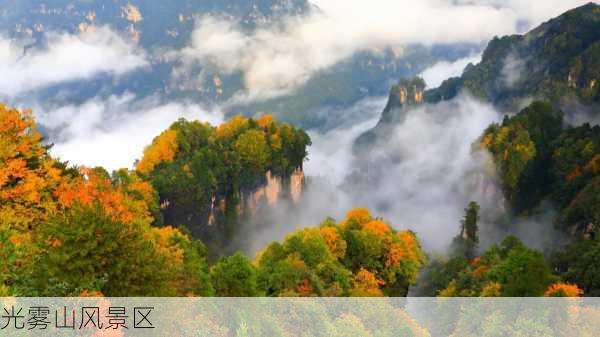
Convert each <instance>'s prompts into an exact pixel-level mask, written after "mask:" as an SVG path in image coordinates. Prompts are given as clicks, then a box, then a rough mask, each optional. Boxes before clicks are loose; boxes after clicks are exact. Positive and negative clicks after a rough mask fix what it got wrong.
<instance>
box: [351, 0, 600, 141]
mask: <svg viewBox="0 0 600 337" xmlns="http://www.w3.org/2000/svg"><path fill="white" fill-rule="evenodd" d="M415 84H418V85H415ZM462 92H466V93H469V94H470V95H472V96H474V97H475V98H478V99H480V100H482V101H485V102H489V103H491V104H493V105H494V106H495V107H496V108H497V109H499V110H501V111H505V112H515V111H519V110H521V109H522V108H523V107H524V106H526V105H527V104H528V103H530V102H531V101H533V100H543V101H548V102H550V103H552V104H553V105H554V106H556V107H560V108H562V109H563V110H564V111H565V112H566V113H567V114H568V113H569V112H570V111H572V110H575V109H577V110H584V111H591V112H594V111H598V110H597V105H598V104H599V103H600V5H597V4H594V3H589V4H587V5H584V6H581V7H578V8H575V9H573V10H570V11H568V12H566V13H564V14H562V15H560V16H559V17H557V18H554V19H552V20H550V21H548V22H545V23H543V24H542V25H540V26H538V27H537V28H535V29H533V30H531V31H530V32H528V33H526V34H524V35H511V36H504V37H501V38H498V37H495V38H494V39H492V40H491V41H490V42H489V43H488V45H487V47H486V48H485V51H484V52H483V55H482V59H481V62H479V63H478V64H476V65H473V64H469V65H468V66H467V67H466V68H465V69H464V71H463V74H462V76H460V77H452V78H449V79H447V80H445V81H444V82H442V84H441V85H440V86H439V87H438V88H433V89H429V90H425V91H423V86H422V85H420V79H412V80H401V81H400V82H399V83H398V84H397V85H395V86H393V87H392V89H391V90H390V94H389V99H388V103H387V106H386V108H385V110H384V111H383V113H382V116H381V119H380V121H379V123H378V124H377V126H375V128H374V129H372V130H369V131H367V132H366V133H365V134H363V135H362V136H361V137H359V138H358V140H357V141H356V144H357V147H356V149H357V150H366V149H368V147H365V146H370V145H372V144H373V142H374V141H375V139H376V138H378V137H377V135H378V134H379V135H380V138H382V139H384V138H385V135H386V131H387V130H388V129H389V128H390V127H391V126H393V125H395V124H397V123H398V122H401V121H402V120H403V118H404V115H405V114H406V112H407V111H408V110H409V108H410V107H411V106H414V105H415V104H418V103H439V102H441V101H448V100H451V99H453V98H455V97H457V96H458V95H459V94H460V93H462ZM399 93H409V95H408V100H407V101H403V100H400V99H398V98H399V97H402V95H400V96H399ZM416 94H418V98H419V99H418V100H416V99H413V98H412V96H415V95H416Z"/></svg>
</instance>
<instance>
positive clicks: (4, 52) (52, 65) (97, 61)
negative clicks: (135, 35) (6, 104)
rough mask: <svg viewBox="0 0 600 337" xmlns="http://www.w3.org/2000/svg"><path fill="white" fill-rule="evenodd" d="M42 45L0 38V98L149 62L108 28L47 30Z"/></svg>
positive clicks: (130, 44)
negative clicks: (70, 32)
mask: <svg viewBox="0 0 600 337" xmlns="http://www.w3.org/2000/svg"><path fill="white" fill-rule="evenodd" d="M46 37H47V38H46V40H45V42H44V44H43V46H42V47H39V48H38V47H33V48H29V47H27V46H24V45H19V44H17V43H15V42H13V41H10V40H8V39H5V38H2V37H0V74H2V81H0V97H2V96H5V97H12V96H16V95H19V94H23V93H26V92H28V91H31V90H35V89H40V88H43V87H46V86H50V85H53V84H57V83H61V82H68V81H74V80H86V79H91V78H93V77H95V76H97V75H99V74H102V73H106V74H112V75H122V74H124V73H127V72H129V71H132V70H134V69H137V68H139V67H144V66H147V65H148V61H147V59H146V55H145V52H143V51H141V50H139V49H137V48H136V47H135V45H134V44H133V43H129V42H127V41H126V40H124V39H123V38H121V37H120V36H119V35H118V34H116V33H115V32H114V31H112V30H111V29H110V28H108V27H106V26H105V27H95V28H94V29H91V30H89V31H86V32H83V33H81V34H78V35H73V34H67V33H62V34H58V33H48V34H47V35H46Z"/></svg>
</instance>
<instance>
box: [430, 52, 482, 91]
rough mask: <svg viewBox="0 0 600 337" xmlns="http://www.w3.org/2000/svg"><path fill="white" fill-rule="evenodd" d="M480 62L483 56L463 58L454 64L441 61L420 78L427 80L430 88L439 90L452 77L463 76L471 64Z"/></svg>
mask: <svg viewBox="0 0 600 337" xmlns="http://www.w3.org/2000/svg"><path fill="white" fill-rule="evenodd" d="M479 61H481V55H476V56H470V57H466V58H462V59H459V60H456V61H454V62H448V61H441V62H438V63H436V64H434V65H433V66H431V67H429V68H427V69H425V71H423V72H422V73H421V74H420V75H419V76H420V77H422V78H423V80H425V84H427V87H428V88H437V87H439V86H440V84H442V82H444V81H445V80H447V79H449V78H450V77H458V76H460V75H462V73H463V70H465V67H466V66H467V65H468V64H469V63H473V64H477V63H479Z"/></svg>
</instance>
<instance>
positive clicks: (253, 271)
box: [0, 106, 425, 296]
mask: <svg viewBox="0 0 600 337" xmlns="http://www.w3.org/2000/svg"><path fill="white" fill-rule="evenodd" d="M0 109H1V111H0V141H1V142H2V145H3V146H2V152H1V153H0V154H1V155H2V157H1V159H2V161H1V162H0V163H1V166H0V172H1V174H2V175H1V176H0V177H2V180H0V197H1V198H2V203H1V204H0V205H1V207H2V208H1V212H2V213H1V214H2V217H0V256H1V257H2V259H1V262H0V281H1V282H2V289H1V290H2V294H4V295H12V294H14V295H28V296H36V295H38V296H77V295H89V294H95V295H100V294H102V295H107V296H183V295H218V296H257V295H263V296H264V295H266V296H383V295H393V296H404V295H406V293H407V291H408V287H409V285H411V284H413V283H414V282H415V280H416V277H417V273H418V271H419V269H420V267H421V266H422V265H423V263H424V262H425V254H424V252H423V251H422V249H421V247H420V243H419V241H418V239H417V237H416V235H415V234H414V233H412V232H409V231H401V232H397V231H396V230H394V229H393V228H392V227H391V226H390V225H389V224H387V223H386V222H384V221H383V220H382V219H378V218H373V217H372V216H371V215H370V214H369V211H368V210H366V209H355V210H352V211H350V212H349V213H348V215H347V217H346V218H345V219H344V220H343V221H341V222H339V223H336V222H335V221H334V220H333V219H327V220H326V221H324V222H323V223H322V224H321V225H320V226H319V227H317V228H309V229H304V230H301V231H299V232H297V233H293V234H290V235H289V236H288V237H287V238H286V239H285V241H283V242H281V243H278V242H274V243H272V244H270V245H269V246H268V247H266V248H265V249H264V251H263V252H262V253H260V254H259V256H258V257H257V259H256V261H255V262H251V261H250V260H249V259H248V258H247V257H245V256H244V255H242V254H240V253H237V254H234V255H232V256H226V257H222V258H221V259H220V260H219V261H218V262H216V263H215V264H214V265H213V266H210V267H209V264H208V262H207V254H208V251H207V249H206V248H205V246H204V245H203V244H202V243H201V242H200V241H199V240H196V239H194V238H192V237H191V236H190V235H189V234H187V231H186V229H185V228H186V223H181V222H177V218H170V215H169V214H168V213H164V214H165V216H164V217H162V216H161V212H164V209H165V207H164V206H162V209H161V206H160V205H159V201H160V202H161V203H162V204H163V205H164V204H165V203H167V200H166V199H162V198H164V197H162V196H160V192H161V191H162V190H161V189H160V188H163V187H165V186H167V187H169V185H161V184H160V183H165V181H166V182H170V183H171V184H173V185H174V186H185V187H190V186H191V187H192V188H197V189H198V190H197V191H195V192H188V193H187V195H185V194H180V195H177V197H178V198H180V199H181V200H185V198H186V197H187V198H193V197H194V196H195V195H198V194H199V193H201V192H204V191H206V190H205V189H208V188H210V187H213V188H215V190H213V191H219V189H221V190H225V191H227V190H232V189H233V188H234V187H235V188H240V187H242V188H246V187H247V188H250V187H252V186H254V184H256V182H255V180H256V179H258V177H260V176H262V175H264V173H265V171H267V170H270V171H272V172H274V174H282V175H284V174H289V173H290V172H291V171H292V170H293V169H294V168H296V167H297V166H298V165H301V163H302V161H303V160H304V157H305V154H306V149H305V148H306V145H307V144H308V142H309V139H308V137H307V136H306V134H305V133H304V132H302V131H300V130H296V129H294V128H292V127H290V126H288V125H285V124H283V125H282V124H278V123H276V122H274V121H273V120H272V119H271V118H270V117H268V116H267V117H264V118H262V119H259V120H258V121H254V120H249V119H245V118H234V119H232V120H230V121H229V122H227V123H225V124H223V125H221V126H220V127H218V128H213V127H211V126H209V125H206V124H202V123H199V122H186V121H179V122H177V123H175V124H174V125H173V126H172V127H171V128H170V129H169V130H167V131H165V132H164V133H162V134H161V135H160V136H159V137H157V138H156V139H155V141H154V142H153V144H152V145H151V146H149V147H148V148H147V149H146V151H145V155H144V158H143V159H142V160H141V161H140V162H139V163H138V165H137V170H136V171H128V170H125V169H122V170H119V171H115V172H113V173H112V174H109V173H108V172H106V170H104V169H102V168H93V169H89V168H83V167H80V168H69V167H67V165H66V164H64V163H60V162H58V161H56V160H55V159H53V158H52V157H51V156H50V155H49V154H48V147H46V146H43V145H42V143H41V140H42V139H41V136H40V134H39V133H38V132H37V131H36V128H35V124H34V121H33V119H32V118H31V117H30V115H29V113H27V112H21V111H19V110H15V109H10V108H7V107H5V106H0ZM207 158H212V160H206V159H207ZM194 160H197V161H194ZM190 161H191V162H190ZM215 163H219V165H215ZM207 164H208V166H207ZM188 165H189V166H188ZM219 170H222V171H219ZM165 172H166V173H165ZM174 172H179V173H182V174H183V176H184V177H187V178H188V179H189V180H186V181H185V182H181V183H178V182H177V179H178V178H179V177H180V176H179V175H174V176H169V175H168V174H171V173H173V174H174ZM211 175H212V176H214V177H225V178H227V179H229V180H218V179H216V178H210V179H208V180H209V181H212V182H213V184H214V185H208V184H205V185H202V184H203V183H204V182H205V181H206V180H202V179H207V178H206V177H210V176H211ZM146 179H149V180H146ZM153 184H155V185H156V186H158V191H157V190H155V189H154V187H153ZM165 184H167V183H165ZM167 191H169V190H167ZM209 191H210V190H209ZM163 193H165V192H163ZM171 193H173V192H171ZM182 193H183V192H182ZM213 193H217V192H213ZM161 199H162V200H161ZM199 200H203V199H199ZM208 200H210V198H208ZM171 202H172V201H170V200H169V201H168V204H171ZM228 202H231V201H230V200H228ZM189 204H192V202H190V203H189ZM175 205H177V204H175ZM184 205H187V204H184ZM192 211H193V210H192ZM163 219H164V220H163ZM172 219H173V221H175V222H166V221H167V220H172ZM181 219H186V217H182V218H181ZM165 223H168V224H173V225H177V226H180V228H179V229H178V228H174V227H171V226H168V225H165Z"/></svg>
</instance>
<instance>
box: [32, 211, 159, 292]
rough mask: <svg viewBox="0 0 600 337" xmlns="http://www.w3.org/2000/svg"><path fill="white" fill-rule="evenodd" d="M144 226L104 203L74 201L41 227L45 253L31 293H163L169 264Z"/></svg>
mask: <svg viewBox="0 0 600 337" xmlns="http://www.w3.org/2000/svg"><path fill="white" fill-rule="evenodd" d="M143 227H144V225H143V224H140V223H139V222H133V223H130V224H127V223H123V222H121V221H119V220H115V219H114V218H112V217H110V216H108V215H107V214H105V213H104V211H103V209H102V207H101V206H99V205H97V204H93V205H90V206H83V205H74V206H73V207H72V208H70V209H68V210H66V211H65V212H63V213H61V214H59V215H57V216H54V217H52V218H50V219H49V220H48V221H47V222H46V223H44V224H42V225H41V226H38V228H37V230H36V233H35V242H36V243H37V245H38V250H39V252H40V254H39V256H38V257H37V259H36V261H35V263H33V265H32V266H31V268H32V270H31V279H30V280H24V281H23V282H25V286H31V289H30V290H29V291H28V293H30V294H37V295H39V296H78V295H79V294H80V293H82V292H84V291H99V292H101V293H102V294H104V295H106V296H156V295H161V294H164V293H165V291H167V292H168V291H169V290H168V289H164V286H165V285H167V281H168V280H169V275H168V271H169V269H168V268H167V265H166V264H167V263H168V261H166V260H165V258H164V257H163V256H160V255H157V254H156V250H155V246H154V244H153V242H152V240H150V239H149V238H147V237H146V236H145V235H144V230H143Z"/></svg>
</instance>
